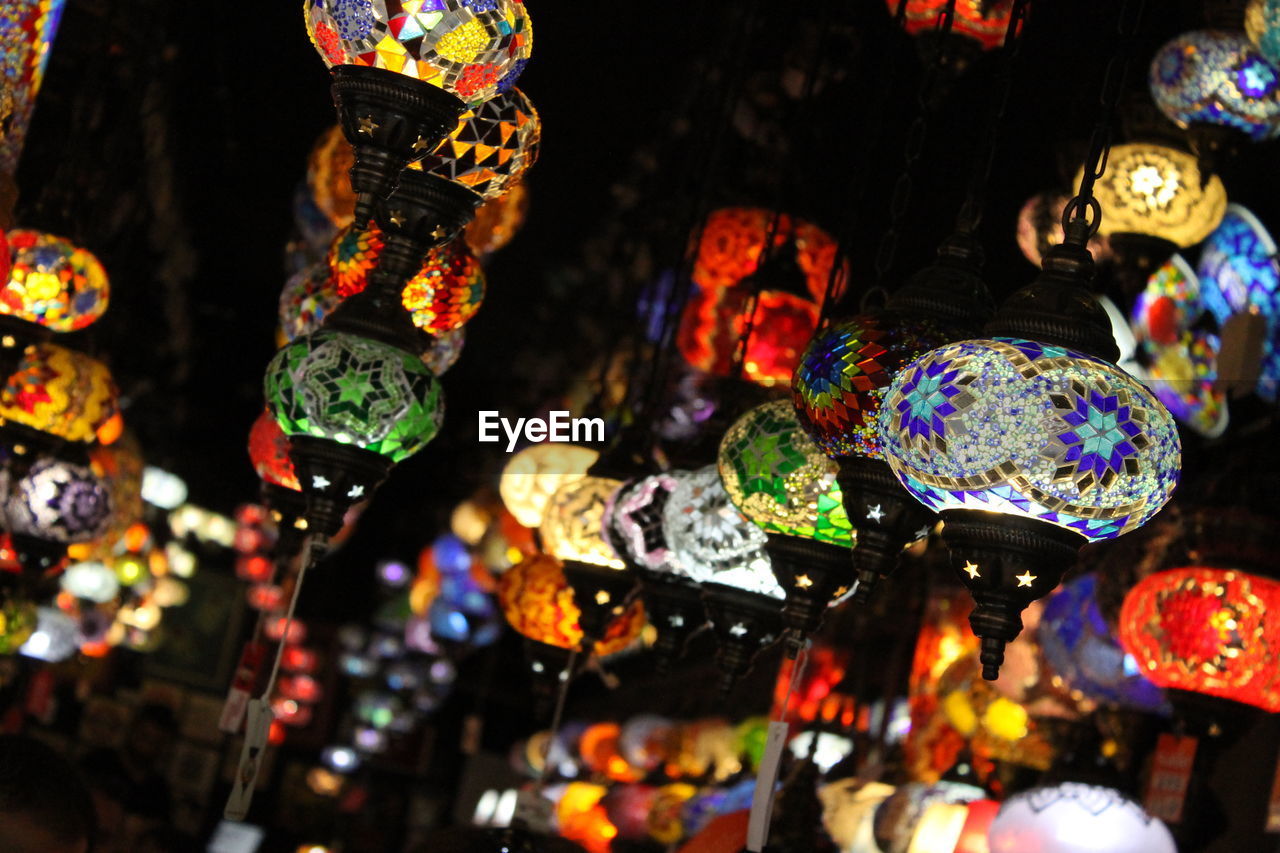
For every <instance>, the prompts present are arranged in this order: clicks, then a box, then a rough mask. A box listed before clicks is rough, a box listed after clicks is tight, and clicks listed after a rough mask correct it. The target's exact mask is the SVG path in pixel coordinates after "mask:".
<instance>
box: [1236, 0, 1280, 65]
mask: <svg viewBox="0 0 1280 853" xmlns="http://www.w3.org/2000/svg"><path fill="white" fill-rule="evenodd" d="M1244 29H1245V32H1246V33H1247V34H1248V36H1249V40H1250V41H1252V42H1253V43H1254V44H1255V45H1256V46H1257V48H1258V50H1260V51H1262V55H1263V56H1265V57H1266V58H1267V61H1268V62H1270V63H1271V64H1272V65H1276V64H1280V2H1277V0H1249V5H1248V6H1246V7H1245V10H1244Z"/></svg>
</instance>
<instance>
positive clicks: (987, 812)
mask: <svg viewBox="0 0 1280 853" xmlns="http://www.w3.org/2000/svg"><path fill="white" fill-rule="evenodd" d="M999 811H1000V804H999V803H997V802H996V801H995V800H974V801H973V802H972V803H969V812H968V814H967V815H966V816H965V820H964V826H963V827H961V828H960V839H959V840H958V841H957V842H956V846H955V851H954V853H990V847H989V846H988V842H987V833H988V832H989V831H990V830H991V824H992V822H994V821H995V819H996V814H998V813H999Z"/></svg>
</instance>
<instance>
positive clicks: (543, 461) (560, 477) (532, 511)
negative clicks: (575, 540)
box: [498, 443, 600, 527]
mask: <svg viewBox="0 0 1280 853" xmlns="http://www.w3.org/2000/svg"><path fill="white" fill-rule="evenodd" d="M599 457H600V454H599V453H598V452H596V451H595V450H592V449H591V448H589V447H577V446H575V445H572V444H551V443H547V444H535V445H533V446H531V447H526V448H525V449H524V450H521V451H520V452H519V453H517V454H515V455H514V456H512V457H511V459H510V460H509V461H508V462H507V464H506V466H505V467H504V468H503V469H502V477H501V478H500V479H499V481H498V494H499V495H500V496H501V497H502V502H503V503H504V504H505V505H506V507H507V511H508V512H510V513H511V514H512V515H513V516H515V519H516V521H518V522H520V523H521V524H522V525H524V526H525V527H538V526H540V525H541V524H542V516H543V514H544V513H545V512H546V509H547V502H548V501H550V500H551V496H552V495H553V494H555V493H556V490H558V489H559V488H560V487H561V486H564V485H567V484H568V483H571V482H573V481H574V480H579V479H581V478H583V477H585V476H586V475H587V469H588V468H590V467H591V466H592V465H594V464H595V461H596V459H598V458H599Z"/></svg>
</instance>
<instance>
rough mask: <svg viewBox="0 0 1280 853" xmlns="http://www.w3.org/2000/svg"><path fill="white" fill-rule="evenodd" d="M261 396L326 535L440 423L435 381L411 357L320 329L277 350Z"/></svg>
mask: <svg viewBox="0 0 1280 853" xmlns="http://www.w3.org/2000/svg"><path fill="white" fill-rule="evenodd" d="M265 395H266V398H267V405H268V408H269V409H270V410H271V412H272V415H273V416H274V417H275V419H276V422H277V423H278V424H279V425H280V428H281V430H282V431H283V432H284V434H285V436H286V437H288V439H289V441H290V446H291V451H290V454H291V456H292V458H293V462H294V464H295V466H297V473H298V478H299V481H300V484H301V485H302V487H303V490H304V491H305V492H306V493H307V494H308V513H309V514H314V515H315V521H316V522H317V523H318V525H319V527H318V531H319V532H320V533H321V534H322V535H325V536H332V535H334V534H336V533H337V532H338V531H339V530H340V529H341V527H342V522H343V515H344V514H345V512H346V510H347V509H348V508H349V507H350V506H351V505H352V504H353V503H355V502H357V501H359V500H362V499H365V498H367V497H369V496H370V495H372V493H373V490H374V489H375V488H376V487H377V486H378V484H379V483H380V482H381V481H382V479H383V478H385V477H386V474H387V472H388V471H389V470H390V468H391V466H392V465H393V464H395V463H397V462H400V461H401V460H403V459H407V458H408V457H409V456H412V455H413V454H414V453H416V452H418V451H419V450H421V449H422V448H423V447H425V446H426V445H427V444H428V443H429V442H430V441H431V439H433V438H434V437H435V435H436V432H437V431H438V430H439V428H440V422H441V420H442V419H443V399H442V395H441V392H440V386H439V383H438V382H437V380H436V378H435V376H434V375H433V374H432V373H431V371H430V370H428V369H427V367H426V366H425V365H424V364H423V363H422V362H421V361H420V360H419V359H418V358H416V357H414V356H413V355H411V354H410V353H408V352H405V351H404V350H402V349H399V348H397V347H394V346H391V345H390V344H386V343H383V342H381V341H375V340H371V339H369V338H363V337H360V336H357V335H352V334H348V333H345V332H337V331H328V330H322V331H319V332H316V333H315V334H312V335H309V336H307V337H305V338H302V339H300V340H298V341H296V342H294V343H292V344H290V345H288V346H287V347H285V348H284V349H282V350H280V352H278V353H277V354H276V356H275V358H274V359H273V360H272V362H271V365H270V366H269V367H268V369H267V375H266V380H265Z"/></svg>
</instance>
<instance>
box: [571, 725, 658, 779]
mask: <svg viewBox="0 0 1280 853" xmlns="http://www.w3.org/2000/svg"><path fill="white" fill-rule="evenodd" d="M621 736H622V728H621V727H620V726H619V725H618V724H617V723H596V724H595V725H594V726H590V727H588V728H587V730H586V731H584V732H583V733H582V738H581V739H580V740H579V741H578V752H579V753H580V754H581V755H582V763H583V764H584V765H586V766H587V767H588V768H589V769H590V770H591V771H592V772H594V773H597V774H599V775H601V776H607V777H608V778H610V779H612V780H613V781H615V782H638V781H639V780H640V779H641V778H643V776H644V774H643V773H642V772H641V771H639V770H636V769H635V768H634V767H632V766H631V765H629V764H627V760H626V759H625V758H623V757H622V753H621V752H619V750H618V738H620V737H621Z"/></svg>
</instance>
